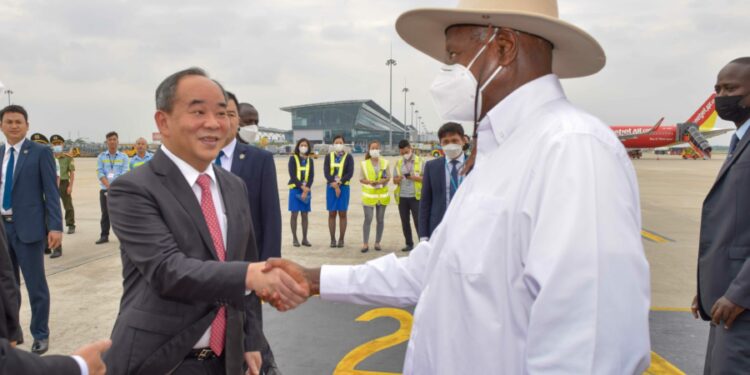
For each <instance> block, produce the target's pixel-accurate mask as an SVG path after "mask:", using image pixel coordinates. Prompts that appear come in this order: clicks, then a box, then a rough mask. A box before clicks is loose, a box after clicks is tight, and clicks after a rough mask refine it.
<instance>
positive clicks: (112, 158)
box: [95, 131, 130, 245]
mask: <svg viewBox="0 0 750 375" xmlns="http://www.w3.org/2000/svg"><path fill="white" fill-rule="evenodd" d="M105 139H106V140H107V151H104V152H102V153H101V154H99V156H98V157H97V158H96V178H97V179H99V206H100V208H101V211H102V218H101V220H100V222H99V224H100V225H101V232H100V234H99V239H98V240H96V242H95V243H96V244H97V245H100V244H103V243H107V242H109V229H110V223H109V209H108V208H107V196H108V192H109V185H110V184H111V183H112V182H114V181H115V180H116V179H117V178H119V177H120V176H122V175H123V174H125V172H127V171H128V170H129V166H130V160H129V159H128V155H125V153H124V152H120V151H119V150H118V149H117V146H118V144H119V141H120V137H119V136H118V135H117V132H114V131H111V132H109V133H107V135H106V137H105Z"/></svg>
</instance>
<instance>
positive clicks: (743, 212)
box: [692, 57, 750, 375]
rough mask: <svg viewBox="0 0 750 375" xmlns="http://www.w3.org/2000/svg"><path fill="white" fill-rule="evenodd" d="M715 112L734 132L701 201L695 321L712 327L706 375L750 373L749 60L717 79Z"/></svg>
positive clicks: (740, 61)
mask: <svg viewBox="0 0 750 375" xmlns="http://www.w3.org/2000/svg"><path fill="white" fill-rule="evenodd" d="M715 90H716V99H715V101H716V103H715V104H716V112H717V113H718V115H719V117H721V118H722V119H724V120H726V121H731V122H733V123H734V124H735V126H736V127H737V132H736V133H735V134H734V135H732V139H731V142H730V144H729V154H727V158H726V160H725V161H724V164H723V165H722V166H721V169H720V170H719V175H718V177H717V178H716V181H715V182H714V185H713V186H712V187H711V189H710V190H709V192H708V195H707V196H706V199H705V200H704V201H703V210H702V212H701V229H700V241H699V246H698V290H697V295H696V297H695V298H694V299H693V304H692V310H693V315H694V316H695V317H696V319H697V318H699V317H700V318H702V319H703V320H706V321H710V322H711V327H710V331H709V336H708V347H707V349H706V363H705V367H704V374H707V375H709V374H747V373H748V371H749V370H750V313H748V311H747V309H748V308H750V261H748V259H750V231H748V230H747V223H748V222H750V201H748V200H747V198H745V197H746V196H747V189H748V186H750V168H747V166H748V165H750V150H749V149H748V147H747V145H748V143H750V136H748V134H747V133H748V128H750V57H742V58H738V59H735V60H733V61H731V62H730V63H729V64H727V65H726V66H725V67H724V68H722V69H721V71H720V72H719V75H718V77H717V79H716V86H715Z"/></svg>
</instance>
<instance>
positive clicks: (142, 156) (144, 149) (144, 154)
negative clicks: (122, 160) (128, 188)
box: [130, 137, 154, 171]
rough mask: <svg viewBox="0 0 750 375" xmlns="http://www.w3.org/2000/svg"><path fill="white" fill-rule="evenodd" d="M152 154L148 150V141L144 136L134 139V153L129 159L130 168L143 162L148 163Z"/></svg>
mask: <svg viewBox="0 0 750 375" xmlns="http://www.w3.org/2000/svg"><path fill="white" fill-rule="evenodd" d="M152 157H154V154H152V153H151V152H149V151H148V142H147V141H146V138H143V137H141V138H138V139H136V140H135V155H133V157H132V158H131V159H130V170H131V171H132V170H133V169H136V168H138V167H140V166H141V165H143V164H146V163H148V161H149V160H151V158H152Z"/></svg>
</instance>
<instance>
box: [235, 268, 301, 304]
mask: <svg viewBox="0 0 750 375" xmlns="http://www.w3.org/2000/svg"><path fill="white" fill-rule="evenodd" d="M245 286H246V288H247V289H250V290H254V291H255V293H256V294H257V295H258V297H260V298H262V299H263V300H266V301H268V302H270V303H271V305H273V307H275V308H276V309H278V310H279V311H286V310H291V309H293V308H295V307H297V306H298V305H300V304H301V303H302V302H305V301H306V300H307V297H309V296H310V289H309V287H307V285H305V284H302V283H299V282H298V281H297V280H295V278H293V277H292V276H290V275H289V274H287V273H286V272H285V271H284V270H283V269H281V268H277V269H272V270H270V271H269V270H268V267H267V266H266V264H265V262H258V263H250V265H249V266H248V268H247V276H245Z"/></svg>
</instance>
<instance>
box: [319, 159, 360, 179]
mask: <svg viewBox="0 0 750 375" xmlns="http://www.w3.org/2000/svg"><path fill="white" fill-rule="evenodd" d="M323 176H324V177H325V178H326V182H328V183H329V184H332V183H334V182H336V176H338V175H334V174H331V154H330V153H329V154H328V155H326V157H325V160H324V161H323ZM352 177H354V158H353V157H352V154H350V153H347V154H346V159H344V173H343V174H342V175H341V184H342V185H343V184H345V183H347V182H349V181H351V179H352Z"/></svg>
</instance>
